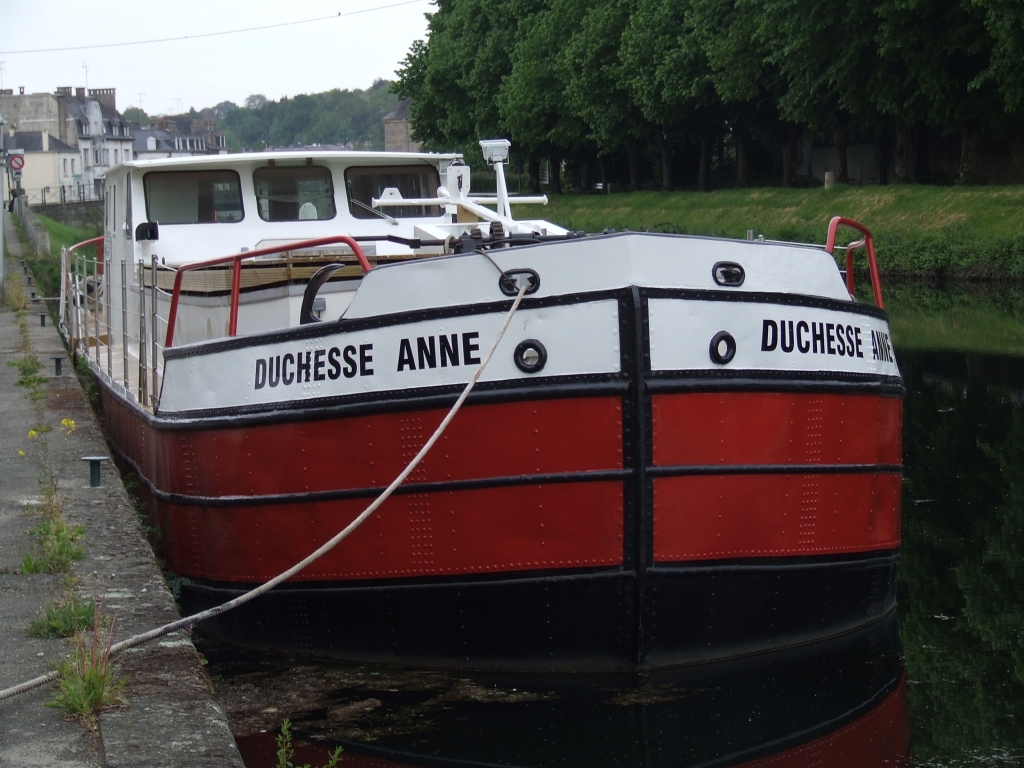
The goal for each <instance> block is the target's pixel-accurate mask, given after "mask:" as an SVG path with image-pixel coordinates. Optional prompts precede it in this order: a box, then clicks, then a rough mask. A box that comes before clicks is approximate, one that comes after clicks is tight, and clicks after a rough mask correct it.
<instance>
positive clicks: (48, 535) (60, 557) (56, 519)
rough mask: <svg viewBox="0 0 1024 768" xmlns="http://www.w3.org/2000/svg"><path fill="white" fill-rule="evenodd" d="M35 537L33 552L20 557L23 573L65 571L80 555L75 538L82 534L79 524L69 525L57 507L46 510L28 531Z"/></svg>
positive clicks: (79, 558)
mask: <svg viewBox="0 0 1024 768" xmlns="http://www.w3.org/2000/svg"><path fill="white" fill-rule="evenodd" d="M28 533H29V535H30V536H35V537H36V543H35V546H34V548H33V552H29V553H28V554H27V555H25V559H24V560H22V561H21V572H22V573H68V572H69V571H70V570H71V564H72V563H74V562H75V561H76V560H81V559H82V548H81V547H80V546H78V542H79V541H80V540H81V539H82V537H83V536H84V535H85V530H84V529H83V528H82V526H80V525H75V526H72V525H71V524H70V523H69V522H68V521H67V519H66V518H65V517H64V514H63V512H62V511H60V510H55V511H53V512H51V513H48V514H46V515H45V516H44V517H43V520H42V521H41V522H40V523H39V525H37V526H36V527H35V528H32V529H31V530H30V531H29V532H28Z"/></svg>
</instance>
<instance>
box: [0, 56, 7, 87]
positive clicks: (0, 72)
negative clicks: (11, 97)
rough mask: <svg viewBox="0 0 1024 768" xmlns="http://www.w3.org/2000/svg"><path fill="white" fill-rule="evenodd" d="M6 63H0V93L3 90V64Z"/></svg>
mask: <svg viewBox="0 0 1024 768" xmlns="http://www.w3.org/2000/svg"><path fill="white" fill-rule="evenodd" d="M6 63H7V62H6V61H0V91H2V90H3V89H4V64H6Z"/></svg>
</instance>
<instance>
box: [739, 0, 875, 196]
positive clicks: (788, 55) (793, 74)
mask: <svg viewBox="0 0 1024 768" xmlns="http://www.w3.org/2000/svg"><path fill="white" fill-rule="evenodd" d="M739 3H742V4H743V5H744V6H746V7H747V8H748V9H750V10H752V11H753V12H755V13H758V14H759V19H760V21H759V24H758V29H757V34H756V37H755V41H756V44H757V45H758V46H759V47H761V48H762V50H764V51H765V52H766V58H767V60H768V61H769V62H770V63H772V64H774V65H775V66H777V67H778V69H779V73H780V75H781V78H782V79H781V84H782V88H781V95H780V98H779V109H780V112H781V115H782V117H783V118H784V119H786V120H789V121H791V122H793V123H797V124H801V125H807V126H810V127H812V128H816V129H819V130H824V131H831V133H832V149H833V161H832V167H833V170H834V171H835V173H836V181H837V182H840V183H844V184H845V183H847V182H848V181H849V170H848V167H847V157H846V144H847V132H848V130H849V127H850V124H851V122H852V121H853V120H854V119H856V118H861V119H862V120H863V121H864V122H870V121H871V120H872V119H873V117H874V113H873V105H872V103H871V99H870V92H869V84H870V82H871V76H872V73H873V71H874V67H873V62H874V57H875V33H876V30H877V27H878V18H877V16H876V14H875V13H874V7H873V4H872V3H867V2H842V3H828V2H821V0H739Z"/></svg>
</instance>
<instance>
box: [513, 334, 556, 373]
mask: <svg viewBox="0 0 1024 768" xmlns="http://www.w3.org/2000/svg"><path fill="white" fill-rule="evenodd" d="M512 359H513V360H514V361H515V364H516V368H518V369H519V370H520V371H522V372H523V373H537V372H538V371H540V370H541V369H542V368H543V367H544V365H545V364H546V363H547V361H548V351H547V350H546V349H545V348H544V345H543V344H541V343H540V342H539V341H537V340H536V339H526V340H525V341H521V342H519V344H518V345H517V346H516V351H515V352H513V353H512Z"/></svg>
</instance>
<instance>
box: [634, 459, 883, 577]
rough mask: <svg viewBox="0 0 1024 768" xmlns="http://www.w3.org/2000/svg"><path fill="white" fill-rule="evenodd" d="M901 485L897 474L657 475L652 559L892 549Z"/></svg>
mask: <svg viewBox="0 0 1024 768" xmlns="http://www.w3.org/2000/svg"><path fill="white" fill-rule="evenodd" d="M900 490H901V478H900V476H899V475H896V474H876V475H871V474H863V475H845V474H838V475H835V474H834V475H800V474H793V475H696V476H686V477H664V478H657V479H655V481H654V559H655V561H656V562H680V561H693V560H721V559H727V558H747V557H791V556H803V555H828V554H840V553H853V552H871V551H875V550H884V549H893V548H895V547H898V546H899V544H900Z"/></svg>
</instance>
